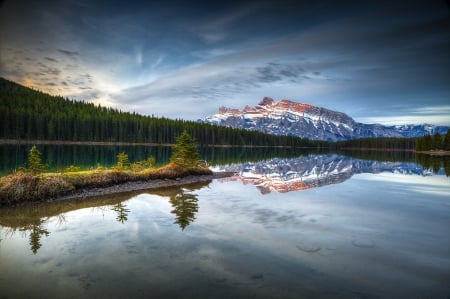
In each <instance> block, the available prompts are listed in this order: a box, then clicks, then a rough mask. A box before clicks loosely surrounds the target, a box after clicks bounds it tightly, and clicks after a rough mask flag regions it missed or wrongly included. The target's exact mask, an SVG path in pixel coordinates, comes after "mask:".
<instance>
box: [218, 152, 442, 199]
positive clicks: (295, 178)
mask: <svg viewBox="0 0 450 299" xmlns="http://www.w3.org/2000/svg"><path fill="white" fill-rule="evenodd" d="M214 170H215V171H232V172H235V173H236V175H235V176H233V177H229V178H223V179H221V181H222V182H226V181H242V182H243V183H244V184H253V185H255V186H256V188H258V189H259V190H260V192H261V193H262V194H268V193H270V192H271V191H277V192H281V193H285V192H291V191H299V190H306V189H311V188H317V187H322V186H326V185H330V184H339V183H342V182H344V181H346V180H348V179H349V178H351V177H352V176H353V175H354V174H358V173H380V172H392V173H402V174H405V175H421V176H426V175H433V169H432V168H431V167H430V168H426V167H423V166H420V165H419V164H416V163H412V162H385V161H369V160H361V159H355V158H351V157H346V156H341V155H338V154H325V155H309V156H301V157H297V158H289V159H285V158H274V159H270V160H265V161H260V162H247V163H242V164H230V165H226V166H218V167H215V168H214ZM434 171H435V172H439V171H440V167H438V168H437V169H434Z"/></svg>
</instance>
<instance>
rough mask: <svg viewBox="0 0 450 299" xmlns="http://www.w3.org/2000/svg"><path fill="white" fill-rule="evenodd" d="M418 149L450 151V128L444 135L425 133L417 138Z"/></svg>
mask: <svg viewBox="0 0 450 299" xmlns="http://www.w3.org/2000/svg"><path fill="white" fill-rule="evenodd" d="M416 150H417V151H429V150H446V151H450V130H448V131H447V134H445V136H444V137H442V136H441V134H439V133H436V134H434V135H433V136H431V135H425V136H423V137H421V138H418V139H417V145H416Z"/></svg>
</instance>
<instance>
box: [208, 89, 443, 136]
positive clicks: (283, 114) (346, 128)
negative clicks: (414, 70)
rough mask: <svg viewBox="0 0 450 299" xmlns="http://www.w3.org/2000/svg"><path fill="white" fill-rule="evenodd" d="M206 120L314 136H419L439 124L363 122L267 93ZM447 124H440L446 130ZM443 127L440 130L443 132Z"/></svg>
mask: <svg viewBox="0 0 450 299" xmlns="http://www.w3.org/2000/svg"><path fill="white" fill-rule="evenodd" d="M204 122H207V123H211V124H216V125H222V126H229V127H233V128H241V129H249V130H257V131H261V132H264V133H269V134H274V135H291V136H299V137H302V138H308V139H313V140H328V141H338V140H348V139H354V138H362V137H418V136H423V135H424V134H425V133H427V132H429V133H432V134H433V133H434V132H435V130H436V128H437V127H434V126H431V125H424V126H390V127H388V126H383V125H379V124H363V123H358V122H356V121H354V120H353V118H351V117H349V116H348V115H346V114H344V113H342V112H337V111H332V110H328V109H325V108H321V107H316V106H312V105H309V104H303V103H298V102H294V101H290V100H281V101H274V100H273V99H272V98H269V97H265V98H264V99H263V100H262V101H261V102H260V103H259V104H258V105H256V106H255V107H250V106H246V107H245V108H244V109H243V110H239V109H234V108H226V107H221V108H219V112H218V113H217V114H214V115H211V116H208V117H206V118H205V120H204ZM445 128H446V127H438V129H440V131H443V134H445V132H446V131H447V129H448V128H447V129H445ZM440 131H439V132H440Z"/></svg>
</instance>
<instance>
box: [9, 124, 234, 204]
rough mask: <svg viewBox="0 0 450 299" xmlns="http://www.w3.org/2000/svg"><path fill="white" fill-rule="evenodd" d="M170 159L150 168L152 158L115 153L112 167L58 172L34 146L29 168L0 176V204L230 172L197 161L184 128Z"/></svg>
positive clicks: (81, 195)
mask: <svg viewBox="0 0 450 299" xmlns="http://www.w3.org/2000/svg"><path fill="white" fill-rule="evenodd" d="M176 141H177V143H176V145H174V147H173V152H172V156H171V158H170V162H169V163H168V164H167V165H164V166H161V167H153V165H154V163H155V159H154V158H153V157H148V159H147V160H144V161H138V162H133V163H130V161H129V160H128V155H127V154H126V153H124V152H121V153H119V154H118V155H117V163H116V165H115V166H114V167H111V168H110V169H106V168H104V167H102V166H100V165H98V166H97V167H96V168H95V169H93V170H80V168H79V167H76V166H70V167H68V168H66V169H65V170H64V171H61V172H45V170H46V168H47V165H45V164H43V163H42V160H41V153H40V151H39V150H38V149H37V148H36V146H33V147H32V148H31V150H30V152H29V154H28V168H23V169H19V171H17V172H15V173H13V174H10V175H7V176H4V177H2V178H0V206H6V205H15V204H20V203H24V202H37V201H47V200H58V199H68V198H80V199H82V198H87V197H92V196H98V195H105V194H111V193H122V192H129V191H135V190H146V189H155V188H163V187H169V186H175V185H182V184H189V183H193V182H200V181H208V180H212V179H213V178H218V177H224V176H229V175H231V173H213V172H212V171H211V170H210V169H209V168H208V167H207V165H206V163H205V162H203V161H200V160H199V157H200V155H199V152H198V148H197V145H196V141H195V139H193V138H192V137H191V136H190V135H189V134H188V133H187V131H186V130H184V131H183V133H182V134H181V135H180V136H179V137H178V138H177V139H176Z"/></svg>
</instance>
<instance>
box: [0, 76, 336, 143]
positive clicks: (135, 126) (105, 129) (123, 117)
mask: <svg viewBox="0 0 450 299" xmlns="http://www.w3.org/2000/svg"><path fill="white" fill-rule="evenodd" d="M0 91H1V92H0V115H1V116H2V121H1V123H0V125H1V127H0V139H15V140H18V139H20V140H58V141H100V142H130V143H156V144H174V143H175V138H176V137H177V136H179V135H180V134H181V132H182V131H183V130H186V131H187V132H188V133H189V134H190V135H191V136H192V137H194V138H195V139H196V141H197V142H198V144H199V145H200V146H208V145H233V146H243V145H246V146H287V147H315V148H317V147H328V143H327V142H325V141H311V140H308V139H303V138H299V137H294V136H274V135H269V134H264V133H260V132H257V131H248V130H241V129H232V128H229V127H221V126H214V125H210V124H203V123H199V122H194V121H185V120H179V119H175V120H174V119H168V118H164V117H153V116H143V115H139V114H137V113H130V112H123V111H120V110H117V109H114V108H107V107H102V106H99V105H94V104H93V103H90V102H86V101H75V100H70V99H67V98H63V97H60V96H51V95H48V94H46V93H43V92H40V91H37V90H34V89H31V88H27V87H24V86H22V85H19V84H16V83H14V82H11V81H8V80H6V79H3V78H0Z"/></svg>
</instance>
